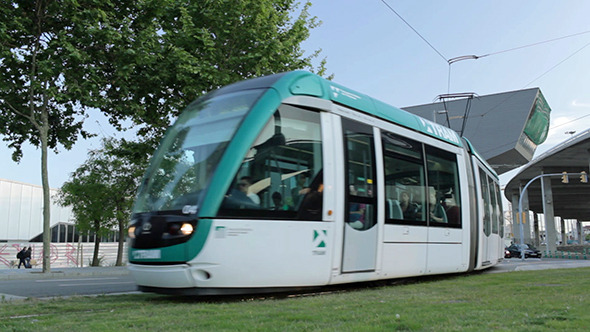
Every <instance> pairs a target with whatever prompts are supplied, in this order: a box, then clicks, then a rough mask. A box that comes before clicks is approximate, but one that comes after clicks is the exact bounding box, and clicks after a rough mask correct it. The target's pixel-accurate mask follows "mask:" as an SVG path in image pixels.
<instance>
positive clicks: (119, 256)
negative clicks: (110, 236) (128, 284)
mask: <svg viewBox="0 0 590 332" xmlns="http://www.w3.org/2000/svg"><path fill="white" fill-rule="evenodd" d="M125 225H126V222H125V220H119V248H118V249H117V263H115V265H116V266H122V265H123V249H125V235H126V234H125V233H126V232H125V230H126V228H127V227H125Z"/></svg>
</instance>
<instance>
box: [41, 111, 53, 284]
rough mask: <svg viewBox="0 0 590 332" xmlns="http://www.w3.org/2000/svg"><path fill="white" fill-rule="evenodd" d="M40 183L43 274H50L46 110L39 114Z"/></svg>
mask: <svg viewBox="0 0 590 332" xmlns="http://www.w3.org/2000/svg"><path fill="white" fill-rule="evenodd" d="M40 127H41V128H40V130H39V136H40V138H41V182H42V184H43V273H49V272H51V259H50V258H51V248H50V245H51V212H50V211H51V197H50V191H49V171H48V167H47V154H48V151H47V150H48V136H49V115H48V114H47V109H44V110H43V112H42V113H41V126H40Z"/></svg>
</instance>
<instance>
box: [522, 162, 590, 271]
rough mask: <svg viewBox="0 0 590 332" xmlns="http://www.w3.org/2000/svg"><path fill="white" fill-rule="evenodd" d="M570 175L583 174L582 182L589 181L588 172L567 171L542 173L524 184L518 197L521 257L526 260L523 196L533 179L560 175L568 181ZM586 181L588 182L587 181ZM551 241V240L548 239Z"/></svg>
mask: <svg viewBox="0 0 590 332" xmlns="http://www.w3.org/2000/svg"><path fill="white" fill-rule="evenodd" d="M569 175H575V176H578V175H580V176H581V182H583V183H586V182H587V181H588V179H587V178H585V176H586V172H581V173H567V172H563V173H549V174H541V175H537V176H535V177H534V178H532V179H530V180H529V182H527V184H526V185H525V186H524V188H523V189H522V191H521V193H520V197H519V198H518V215H519V218H520V219H522V220H520V223H519V230H520V259H521V260H524V226H523V225H522V224H523V221H524V213H523V211H522V198H523V197H524V193H525V192H526V190H527V188H528V187H529V185H530V184H531V183H533V181H535V180H536V179H540V178H543V177H550V176H559V177H561V178H562V182H563V183H568V182H569V180H568V176H569ZM585 181H586V182H585ZM548 241H549V240H548Z"/></svg>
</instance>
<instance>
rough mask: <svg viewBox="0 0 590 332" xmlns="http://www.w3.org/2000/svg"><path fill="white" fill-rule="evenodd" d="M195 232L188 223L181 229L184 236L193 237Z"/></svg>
mask: <svg viewBox="0 0 590 332" xmlns="http://www.w3.org/2000/svg"><path fill="white" fill-rule="evenodd" d="M193 231H194V228H193V225H191V224H188V223H184V224H182V226H181V227H180V232H181V233H182V235H191V234H192V233H193Z"/></svg>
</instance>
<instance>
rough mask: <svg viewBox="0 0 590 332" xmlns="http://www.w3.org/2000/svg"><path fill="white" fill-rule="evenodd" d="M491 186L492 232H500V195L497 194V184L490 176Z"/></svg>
mask: <svg viewBox="0 0 590 332" xmlns="http://www.w3.org/2000/svg"><path fill="white" fill-rule="evenodd" d="M488 180H489V185H488V187H489V188H490V207H491V208H492V233H493V234H498V224H499V220H498V218H499V215H498V201H497V198H498V196H497V195H496V186H495V183H494V181H493V179H492V178H491V177H488Z"/></svg>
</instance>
